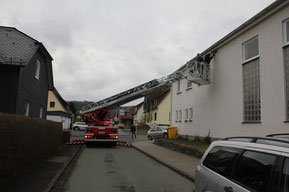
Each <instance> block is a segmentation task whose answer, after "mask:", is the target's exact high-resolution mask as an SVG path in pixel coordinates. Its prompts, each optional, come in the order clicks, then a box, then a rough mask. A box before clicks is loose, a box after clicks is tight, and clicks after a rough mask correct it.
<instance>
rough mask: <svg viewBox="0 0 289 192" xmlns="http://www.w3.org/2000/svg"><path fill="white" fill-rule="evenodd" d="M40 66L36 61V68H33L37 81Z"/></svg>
mask: <svg viewBox="0 0 289 192" xmlns="http://www.w3.org/2000/svg"><path fill="white" fill-rule="evenodd" d="M40 65H41V63H40V61H39V60H37V61H36V67H35V77H36V79H38V80H39V75H40Z"/></svg>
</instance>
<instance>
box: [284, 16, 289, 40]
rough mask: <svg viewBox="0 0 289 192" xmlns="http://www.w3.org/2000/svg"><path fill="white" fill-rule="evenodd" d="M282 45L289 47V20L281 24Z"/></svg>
mask: <svg viewBox="0 0 289 192" xmlns="http://www.w3.org/2000/svg"><path fill="white" fill-rule="evenodd" d="M283 34H284V37H283V39H284V45H289V19H287V20H286V21H284V22H283Z"/></svg>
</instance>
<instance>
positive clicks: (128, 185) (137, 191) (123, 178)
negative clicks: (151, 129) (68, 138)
mask: <svg viewBox="0 0 289 192" xmlns="http://www.w3.org/2000/svg"><path fill="white" fill-rule="evenodd" d="M119 134H120V140H126V141H127V142H128V143H130V142H132V139H131V135H130V133H129V132H124V131H120V133H119ZM144 139H146V136H145V135H138V139H137V140H144ZM192 190H193V183H192V182H191V181H190V180H188V179H186V178H184V177H182V176H180V175H179V174H177V173H176V172H174V171H172V170H171V169H169V168H167V167H165V166H163V165H162V164H160V163H159V162H157V161H155V160H153V159H151V158H149V157H147V156H146V155H144V154H142V153H141V152H139V151H137V150H135V149H133V148H127V147H120V146H117V147H114V148H110V147H91V148H87V147H85V148H84V149H83V150H82V152H81V154H80V155H79V157H78V159H77V160H76V161H75V163H74V167H73V169H72V171H71V172H70V174H69V176H68V177H67V180H66V182H65V184H64V185H63V191H65V192H66V191H67V192H68V191H69V192H80V191H83V192H91V191H93V192H95V191H100V192H106V191H108V192H117V191H120V192H151V191H153V192H158V191H160V192H173V191H176V192H180V191H182V192H186V191H190V192H191V191H192Z"/></svg>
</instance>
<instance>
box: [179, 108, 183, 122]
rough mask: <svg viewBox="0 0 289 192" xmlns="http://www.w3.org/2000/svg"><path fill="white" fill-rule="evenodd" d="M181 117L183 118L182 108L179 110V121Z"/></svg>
mask: <svg viewBox="0 0 289 192" xmlns="http://www.w3.org/2000/svg"><path fill="white" fill-rule="evenodd" d="M182 118H183V116H182V110H179V122H182Z"/></svg>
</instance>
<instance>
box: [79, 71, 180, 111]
mask: <svg viewBox="0 0 289 192" xmlns="http://www.w3.org/2000/svg"><path fill="white" fill-rule="evenodd" d="M176 78H177V75H176V74H175V73H173V74H171V75H168V76H165V77H163V78H160V79H154V80H151V81H149V82H147V83H144V84H141V85H139V86H136V87H134V88H132V89H129V90H127V91H124V92H121V93H119V94H116V95H113V96H111V97H108V98H106V99H103V100H101V101H98V102H96V103H93V104H90V105H86V106H84V107H82V109H81V111H80V113H82V114H84V113H89V112H92V111H95V110H98V109H102V108H107V107H118V106H120V105H123V104H125V103H128V102H131V101H133V100H136V99H139V98H141V97H144V96H147V95H149V94H153V93H155V92H161V91H166V90H168V89H169V88H170V86H171V84H172V82H173V81H174V80H175V79H176Z"/></svg>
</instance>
